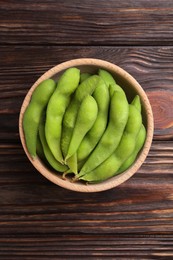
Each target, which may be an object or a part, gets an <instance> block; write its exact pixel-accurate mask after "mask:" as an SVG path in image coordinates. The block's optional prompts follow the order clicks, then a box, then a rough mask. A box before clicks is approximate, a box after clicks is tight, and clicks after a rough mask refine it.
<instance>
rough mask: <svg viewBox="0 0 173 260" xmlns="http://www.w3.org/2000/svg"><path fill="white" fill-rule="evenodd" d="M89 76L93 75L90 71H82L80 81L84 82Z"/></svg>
mask: <svg viewBox="0 0 173 260" xmlns="http://www.w3.org/2000/svg"><path fill="white" fill-rule="evenodd" d="M89 77H91V74H90V73H87V72H83V73H81V75H80V83H82V82H83V81H84V80H86V79H87V78H89Z"/></svg>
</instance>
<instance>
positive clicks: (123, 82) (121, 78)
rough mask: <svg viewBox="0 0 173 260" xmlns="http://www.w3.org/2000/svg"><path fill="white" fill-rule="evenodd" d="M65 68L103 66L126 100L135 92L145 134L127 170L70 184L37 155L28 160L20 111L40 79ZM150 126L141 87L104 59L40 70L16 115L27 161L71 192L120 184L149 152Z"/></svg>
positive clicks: (55, 76) (90, 69)
mask: <svg viewBox="0 0 173 260" xmlns="http://www.w3.org/2000/svg"><path fill="white" fill-rule="evenodd" d="M69 67H77V68H79V69H80V70H81V72H90V73H95V74H96V73H97V71H98V68H102V69H105V70H107V71H109V72H110V73H111V74H112V75H113V76H114V77H115V79H116V82H117V83H118V84H119V85H120V86H121V87H122V88H123V89H124V90H125V92H126V95H127V98H128V100H129V102H130V101H132V99H133V97H134V96H135V95H136V94H138V95H139V96H140V98H141V103H142V116H143V123H144V125H145V127H146V130H147V136H146V140H145V143H144V146H143V148H142V150H141V152H140V154H139V155H138V157H137V159H136V161H135V163H134V164H133V165H132V166H131V167H130V168H129V169H127V170H126V171H124V172H123V173H121V174H120V175H117V176H115V177H112V178H110V179H108V180H106V181H104V182H101V183H98V184H88V185H87V184H85V183H83V182H76V183H72V182H70V181H69V180H63V179H62V175H61V174H58V173H57V172H55V171H53V170H50V169H49V168H47V167H46V166H45V165H44V164H43V163H42V161H41V160H40V159H39V158H36V159H32V158H31V156H30V154H29V153H28V151H27V148H26V144H25V138H24V132H23V128H22V120H23V114H24V112H25V109H26V107H27V106H28V104H29V102H30V98H31V95H32V92H33V91H34V89H35V88H36V87H37V86H38V84H40V83H41V82H42V81H43V80H45V79H48V78H53V79H55V80H56V79H58V77H59V76H60V75H61V74H62V73H63V71H64V70H66V69H67V68H69ZM153 129H154V126H153V114H152V109H151V106H150V103H149V100H148V98H147V96H146V94H145V92H144V90H143V89H142V87H141V86H140V85H139V83H138V82H137V81H136V80H135V79H134V78H133V77H132V76H131V75H130V74H129V73H127V72H126V71H124V70H123V69H122V68H120V67H118V66H116V65H114V64H112V63H110V62H107V61H104V60H99V59H90V58H83V59H74V60H70V61H67V62H64V63H61V64H59V65H57V66H55V67H53V68H51V69H50V70H48V71H47V72H46V73H44V74H43V75H42V76H41V77H40V78H39V79H38V80H37V81H36V82H35V83H34V85H33V86H32V87H31V88H30V90H29V91H28V93H27V95H26V97H25V99H24V101H23V104H22V107H21V111H20V116H19V133H20V138H21V142H22V145H23V148H24V151H25V153H26V155H27V157H28V158H29V160H30V161H31V163H32V164H33V166H34V167H35V168H36V169H37V170H38V171H39V172H40V173H41V174H42V175H43V176H44V177H46V178H47V179H48V180H50V181H51V182H53V183H55V184H57V185H59V186H61V187H63V188H66V189H69V190H73V191H78V192H99V191H103V190H108V189H111V188H114V187H116V186H118V185H120V184H121V183H123V182H125V181H126V180H128V179H129V178H130V177H132V175H133V174H134V173H135V172H136V171H137V170H138V169H139V167H140V166H141V165H142V163H143V162H144V161H145V159H146V156H147V154H148V152H149V149H150V146H151V143H152V138H153Z"/></svg>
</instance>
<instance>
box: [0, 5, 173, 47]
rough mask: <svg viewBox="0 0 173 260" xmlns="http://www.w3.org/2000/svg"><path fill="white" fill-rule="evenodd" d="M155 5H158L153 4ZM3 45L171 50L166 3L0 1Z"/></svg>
mask: <svg viewBox="0 0 173 260" xmlns="http://www.w3.org/2000/svg"><path fill="white" fill-rule="evenodd" d="M151 2H153V3H151ZM0 17H1V25H0V39H1V40H0V41H1V43H3V44H10V45H11V44H37V45H38V44H39V45H40V44H42V45H47V44H49V45H51V44H53V45H97V46H98V45H114V46H116V45H123V46H124V45H172V43H173V29H172V28H173V27H172V24H173V3H172V1H171V0H166V1H161V0H157V1H150V0H145V1H144V0H140V1H137V3H136V1H134V0H130V1H128V2H127V1H120V0H118V1H114V0H109V1H104V0H100V1H99V4H97V2H95V1H88V0H84V1H79V0H75V1H71V0H66V1H62V0H60V1H55V0H51V1H48V0H47V1H44V2H43V1H37V2H35V1H29V2H28V1H26V0H25V1H22V3H19V2H18V1H16V0H7V1H3V0H1V1H0Z"/></svg>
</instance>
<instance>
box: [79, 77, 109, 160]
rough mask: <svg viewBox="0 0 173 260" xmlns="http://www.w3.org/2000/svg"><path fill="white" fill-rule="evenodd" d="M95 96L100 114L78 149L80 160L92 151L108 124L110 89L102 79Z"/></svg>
mask: <svg viewBox="0 0 173 260" xmlns="http://www.w3.org/2000/svg"><path fill="white" fill-rule="evenodd" d="M93 97H94V99H95V100H96V102H97V105H98V115H97V118H96V121H95V123H94V125H93V126H92V128H91V129H90V130H89V132H88V133H87V134H86V135H85V137H84V138H83V140H82V142H81V144H80V146H79V149H78V151H77V158H78V162H79V161H82V160H84V159H86V158H87V156H88V155H89V154H90V153H91V152H92V150H93V149H94V148H95V146H96V145H97V143H98V141H99V140H100V138H101V136H102V135H103V133H104V131H105V129H106V126H107V121H108V109H109V90H108V88H107V86H106V85H105V83H104V81H103V80H102V79H100V81H99V84H98V85H97V87H96V89H95V91H94V93H93Z"/></svg>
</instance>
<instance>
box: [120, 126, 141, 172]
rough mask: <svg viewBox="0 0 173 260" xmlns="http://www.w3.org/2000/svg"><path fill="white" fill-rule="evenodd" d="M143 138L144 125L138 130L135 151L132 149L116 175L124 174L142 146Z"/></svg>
mask: <svg viewBox="0 0 173 260" xmlns="http://www.w3.org/2000/svg"><path fill="white" fill-rule="evenodd" d="M145 138H146V129H145V127H144V125H143V124H142V126H141V129H140V131H139V134H138V136H137V139H136V145H135V149H134V151H133V153H132V155H131V156H130V157H129V158H128V159H127V160H126V161H125V162H124V163H123V164H122V165H121V167H120V168H119V170H118V172H117V174H118V173H121V172H124V171H125V170H127V169H128V168H129V167H130V166H131V165H132V164H133V163H134V161H135V160H136V157H137V155H138V153H139V151H140V150H141V149H142V146H143V144H144V142H145Z"/></svg>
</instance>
